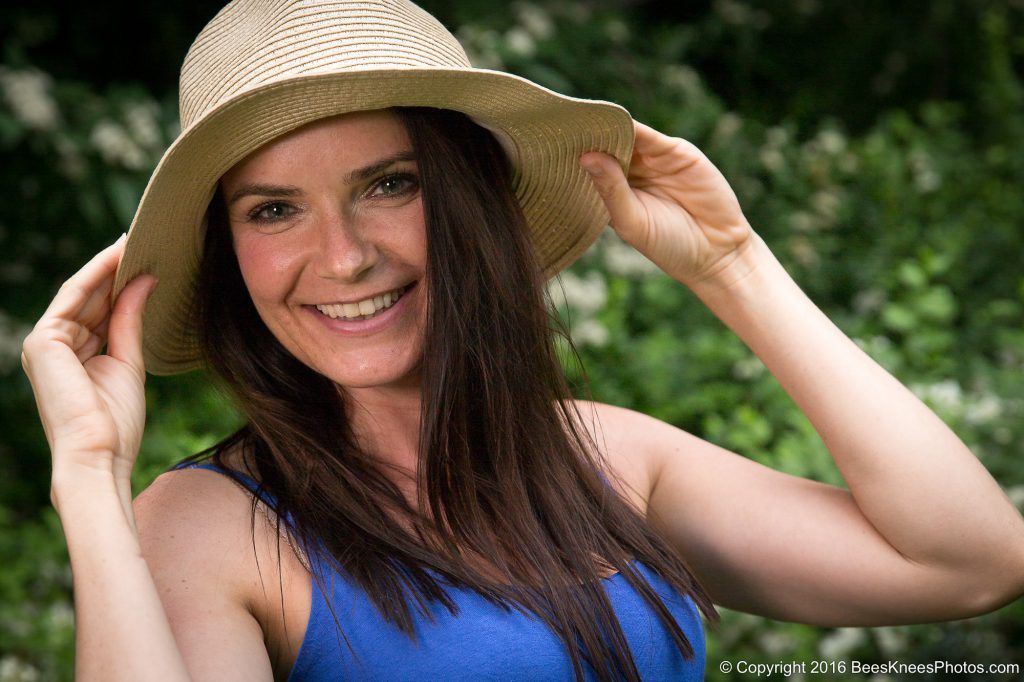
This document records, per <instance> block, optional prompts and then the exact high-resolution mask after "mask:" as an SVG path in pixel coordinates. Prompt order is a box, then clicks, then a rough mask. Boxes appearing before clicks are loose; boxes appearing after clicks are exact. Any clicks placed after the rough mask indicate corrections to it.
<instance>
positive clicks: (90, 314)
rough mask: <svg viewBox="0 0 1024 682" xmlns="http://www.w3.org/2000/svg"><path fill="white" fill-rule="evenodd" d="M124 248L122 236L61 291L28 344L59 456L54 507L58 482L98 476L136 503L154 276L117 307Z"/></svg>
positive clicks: (42, 411)
mask: <svg viewBox="0 0 1024 682" xmlns="http://www.w3.org/2000/svg"><path fill="white" fill-rule="evenodd" d="M124 242H125V238H124V236H123V235H122V237H121V238H120V239H118V240H117V241H116V242H114V243H113V244H111V245H110V246H108V247H107V248H105V249H104V250H102V251H100V252H99V253H98V254H96V256H94V257H93V258H92V260H90V261H89V262H88V263H86V264H85V266H84V267H83V268H82V269H81V270H79V271H78V272H77V273H75V274H74V275H73V276H72V277H71V278H70V279H68V280H67V281H66V282H65V283H64V284H63V285H62V286H61V288H60V290H59V291H58V292H57V295H56V296H55V297H54V299H53V301H52V302H51V303H50V306H49V307H48V308H47V309H46V312H45V313H44V314H43V316H42V317H41V318H40V319H39V321H38V322H37V323H36V325H35V327H34V328H33V329H32V331H31V332H30V333H29V335H28V336H27V337H26V338H25V342H24V344H23V346H22V354H21V364H22V367H23V368H24V370H25V373H26V374H27V375H28V378H29V381H30V382H31V384H32V390H33V392H34V394H35V398H36V405H37V407H38V408H39V416H40V419H41V420H42V423H43V429H44V431H45V432H46V439H47V441H48V442H49V444H50V452H51V453H52V457H53V478H52V484H51V485H52V487H51V499H53V500H54V502H55V503H56V498H55V496H54V493H55V488H56V487H57V483H58V481H64V482H66V484H67V485H74V482H75V481H76V480H81V481H84V480H86V479H89V478H92V477H91V476H85V475H84V474H86V473H87V472H96V471H99V472H101V473H105V474H110V475H113V478H114V482H115V483H116V484H117V485H118V487H119V488H121V489H122V490H127V491H128V495H129V497H128V502H129V503H130V491H131V471H132V467H133V466H134V464H135V458H136V456H137V455H138V451H139V446H140V444H141V441H142V431H143V428H144V425H145V421H146V398H145V392H144V385H145V382H146V371H145V368H144V367H143V361H142V311H143V309H144V308H145V304H146V300H147V299H148V297H149V294H150V293H151V292H152V290H153V289H154V288H155V285H156V278H155V277H153V276H152V275H141V276H139V277H136V278H135V279H133V280H132V281H131V282H129V283H128V285H127V286H126V287H125V288H124V290H123V291H122V292H121V294H120V296H118V298H117V301H116V302H115V303H114V304H113V306H111V301H110V294H111V291H112V288H113V284H114V274H115V273H116V271H117V264H118V262H119V261H120V259H121V254H122V253H123V251H124ZM104 344H107V346H108V348H107V354H106V355H100V354H99V352H100V350H101V349H102V348H103V346H104Z"/></svg>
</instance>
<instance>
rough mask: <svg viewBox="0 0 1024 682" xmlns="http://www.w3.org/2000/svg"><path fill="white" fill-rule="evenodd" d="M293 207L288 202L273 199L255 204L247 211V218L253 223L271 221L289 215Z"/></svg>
mask: <svg viewBox="0 0 1024 682" xmlns="http://www.w3.org/2000/svg"><path fill="white" fill-rule="evenodd" d="M293 211H294V209H293V208H292V207H291V206H289V205H288V204H283V203H281V202H280V201H273V202H270V203H268V204H263V205H261V206H257V207H256V208H254V209H253V210H252V211H251V212H250V213H249V220H251V221H253V222H254V223H272V222H275V221H278V220H282V219H284V218H287V217H289V216H290V215H291V214H292V212H293Z"/></svg>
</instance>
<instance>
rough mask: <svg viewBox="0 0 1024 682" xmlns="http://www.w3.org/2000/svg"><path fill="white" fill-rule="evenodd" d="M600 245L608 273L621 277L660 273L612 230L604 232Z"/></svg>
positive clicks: (657, 268) (658, 269)
mask: <svg viewBox="0 0 1024 682" xmlns="http://www.w3.org/2000/svg"><path fill="white" fill-rule="evenodd" d="M609 233H610V236H603V239H602V244H601V253H602V255H603V256H604V264H605V267H606V268H608V272H610V273H612V274H613V275H619V276H621V277H630V276H633V275H641V276H643V275H653V274H656V273H658V272H661V268H659V267H658V266H657V265H655V264H654V263H652V262H651V261H650V260H648V259H647V256H645V255H644V254H642V253H640V252H639V251H637V250H636V249H634V248H633V247H632V246H630V245H629V244H627V243H626V242H624V241H622V240H621V239H620V238H619V236H618V235H617V234H616V233H615V231H614V230H612V229H611V228H608V229H607V230H605V232H604V235H608V234H609Z"/></svg>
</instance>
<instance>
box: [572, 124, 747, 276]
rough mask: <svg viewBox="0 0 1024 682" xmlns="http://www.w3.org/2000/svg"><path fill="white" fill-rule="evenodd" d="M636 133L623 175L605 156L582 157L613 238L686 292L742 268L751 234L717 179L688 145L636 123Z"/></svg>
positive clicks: (731, 196)
mask: <svg viewBox="0 0 1024 682" xmlns="http://www.w3.org/2000/svg"><path fill="white" fill-rule="evenodd" d="M633 127H634V130H635V133H636V141H635V143H634V149H633V158H632V160H631V162H630V166H629V175H628V177H627V176H626V175H624V174H623V172H622V169H621V167H620V166H619V164H618V162H617V161H616V160H615V159H614V158H613V157H611V156H609V155H607V154H604V153H601V152H587V153H585V154H583V155H582V156H580V163H581V165H582V166H583V168H584V170H586V171H587V172H588V173H590V176H591V178H592V179H593V180H594V185H595V186H596V188H597V190H598V192H599V193H600V195H601V198H602V199H603V200H604V203H605V205H606V206H607V207H608V211H609V213H610V215H611V225H612V227H613V228H614V229H615V231H616V232H617V233H618V235H619V236H620V237H621V238H622V239H623V240H624V241H625V242H626V243H628V244H630V245H631V246H633V247H634V248H635V249H637V250H638V251H640V253H642V254H644V255H645V256H647V258H649V259H650V260H651V261H653V262H654V263H655V264H656V265H657V266H658V267H660V268H661V269H662V270H664V271H665V272H666V273H668V274H669V275H670V276H672V277H673V278H675V279H676V280H678V281H680V282H682V283H683V284H686V285H687V286H689V287H691V288H692V287H693V286H694V285H696V284H698V283H702V282H706V281H708V280H718V279H722V280H723V281H727V280H729V279H734V277H730V273H731V272H733V271H735V270H740V271H743V270H747V269H748V268H746V267H745V266H744V265H743V264H742V262H741V261H743V260H744V258H745V257H746V256H748V255H749V252H752V248H751V247H752V245H753V241H754V239H753V237H754V232H753V230H752V229H751V227H750V223H748V222H747V219H746V218H745V217H744V216H743V211H742V210H741V209H740V204H739V201H738V200H737V199H736V194H735V193H734V192H733V191H732V187H730V186H729V183H728V181H726V179H725V177H724V176H723V175H722V173H721V172H720V171H719V170H718V169H717V168H715V166H714V164H712V163H711V161H709V160H708V158H707V157H706V156H704V153H703V152H701V151H700V149H698V148H697V147H696V146H694V145H693V144H692V143H690V142H687V141H686V140H684V139H681V138H678V137H668V136H667V135H663V134H661V133H659V132H658V131H657V130H655V129H653V128H651V127H649V126H646V125H644V124H642V123H639V122H637V121H634V122H633ZM737 275H740V276H742V273H741V272H738V273H737Z"/></svg>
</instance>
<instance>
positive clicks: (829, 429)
mask: <svg viewBox="0 0 1024 682" xmlns="http://www.w3.org/2000/svg"><path fill="white" fill-rule="evenodd" d="M581 162H582V164H583V166H584V168H585V169H587V170H588V171H589V172H590V173H591V176H592V178H593V179H594V182H595V185H596V186H597V188H598V191H599V192H600V193H601V195H602V197H603V198H604V200H605V203H606V204H607V206H608V208H609V211H610V213H611V220H612V225H613V227H614V228H615V229H616V231H617V232H618V233H619V235H620V236H621V237H622V238H623V239H624V240H625V241H627V242H628V243H630V244H632V245H633V246H634V247H635V248H637V249H638V250H639V251H641V252H642V253H644V254H645V255H646V256H647V257H648V258H650V259H651V260H652V261H654V262H655V263H656V264H657V265H659V266H660V267H661V268H662V269H663V270H665V271H666V272H667V273H668V274H669V275H670V276H672V277H673V278H675V279H676V280H678V281H679V282H681V283H683V284H684V285H686V286H688V287H689V288H690V289H691V290H692V291H693V292H694V293H695V294H696V295H697V296H698V297H699V298H700V299H701V300H702V301H703V302H704V303H705V304H706V305H707V306H708V307H709V308H710V309H711V310H712V312H714V313H715V315H716V316H717V317H718V318H719V319H721V320H722V321H723V322H724V323H725V324H726V325H728V326H729V327H730V328H731V329H732V330H733V331H734V332H735V333H736V334H737V335H738V336H739V337H740V338H742V339H743V341H744V342H745V343H746V344H747V345H748V346H749V347H750V349H751V350H752V351H753V352H754V353H755V354H756V355H757V356H758V357H759V358H760V359H761V361H762V362H763V363H764V364H765V366H766V367H767V368H768V370H769V371H770V372H771V373H772V374H773V375H774V376H775V377H776V379H777V380H778V381H779V383H780V384H781V385H782V387H783V388H784V389H785V390H786V392H787V393H788V394H789V395H790V396H791V397H792V398H793V400H794V401H795V402H796V403H797V405H798V406H799V407H800V409H801V410H802V411H803V412H804V414H805V415H806V416H807V417H808V419H809V420H810V421H811V423H812V424H813V426H814V428H815V429H816V431H817V432H818V434H819V435H820V436H821V438H822V439H823V441H824V442H825V445H826V446H827V448H828V450H829V452H830V453H831V455H832V457H833V458H834V460H835V462H836V464H837V466H838V468H839V470H840V472H841V474H842V475H843V478H844V479H845V481H846V483H847V485H848V486H849V493H848V494H847V493H845V491H843V495H846V496H847V500H846V502H848V503H849V504H845V503H844V501H843V499H842V497H840V496H839V495H838V494H832V493H838V491H835V490H832V491H826V490H825V487H824V486H820V485H817V484H816V485H815V486H813V487H812V486H809V485H804V484H809V483H810V482H806V481H801V482H800V483H797V482H796V481H789V482H783V479H782V478H777V477H781V476H782V475H781V474H778V473H777V472H771V473H770V474H768V473H764V474H761V473H753V472H752V470H751V471H749V472H747V470H746V469H744V470H743V471H745V472H747V473H750V480H751V481H763V482H764V485H765V486H767V485H768V482H769V481H774V484H777V485H781V486H782V488H781V489H784V490H791V491H793V494H794V495H797V496H798V495H803V494H806V500H807V501H808V502H811V501H814V500H817V501H818V502H821V503H822V506H821V508H820V510H817V509H815V508H814V507H813V506H808V508H806V509H805V514H806V515H807V516H806V517H804V518H802V519H795V518H794V519H789V520H788V521H784V522H783V523H789V524H790V525H791V526H792V527H794V528H795V527H798V526H801V525H802V526H804V527H810V526H813V525H814V524H815V514H816V513H817V512H818V511H820V512H821V514H820V516H819V519H820V524H822V525H823V527H822V528H821V529H819V530H820V531H821V532H822V537H825V536H827V535H828V534H829V533H830V532H832V534H834V531H840V532H847V533H848V535H849V539H850V541H851V542H854V543H857V542H860V541H861V540H860V539H858V538H855V537H854V536H860V535H864V534H865V531H866V530H870V529H873V531H877V534H878V535H880V536H881V537H882V538H884V541H885V543H888V545H889V546H891V548H892V550H894V551H895V552H894V553H898V555H899V556H897V557H896V559H897V560H898V559H900V558H902V560H903V561H901V562H899V563H901V564H902V563H903V562H905V563H906V565H908V566H910V567H912V570H910V571H908V572H907V573H906V575H908V576H909V575H915V574H916V575H918V576H927V575H935V576H941V580H938V581H937V582H936V584H944V585H950V586H953V585H955V586H957V587H958V589H962V590H963V591H964V593H961V594H957V595H955V596H954V600H960V599H962V601H960V602H958V603H961V604H964V605H965V606H963V607H960V609H961V612H963V611H966V610H970V611H975V612H982V611H985V610H991V609H992V608H996V607H998V606H1000V605H1002V604H1005V603H1006V602H1008V601H1010V600H1012V599H1014V598H1016V597H1017V596H1019V595H1021V594H1022V593H1024V519H1022V518H1021V516H1020V514H1019V513H1018V512H1017V510H1016V509H1015V508H1014V507H1013V505H1012V504H1011V503H1010V501H1009V500H1008V499H1007V497H1006V495H1005V494H1003V492H1002V490H1001V489H1000V488H999V485H998V484H997V483H996V481H995V480H993V478H992V477H991V476H990V475H989V473H988V472H987V471H986V470H985V468H984V467H983V466H982V465H981V464H980V463H979V461H978V460H977V458H976V457H975V456H974V455H973V454H972V453H971V452H970V450H969V449H968V448H967V447H966V446H965V445H964V444H963V442H962V441H961V440H960V439H959V438H958V437H957V436H956V435H955V434H954V433H953V432H952V430H950V429H949V427H947V426H946V425H945V424H944V423H943V422H942V421H941V420H940V419H939V418H938V417H937V416H936V415H935V414H934V413H933V412H932V411H931V410H929V409H928V408H927V407H926V406H925V405H924V404H923V403H922V402H921V401H920V400H918V398H917V397H916V396H914V394H913V393H911V392H910V391H909V390H907V389H906V388H905V387H904V386H903V385H902V384H900V383H899V382H898V381H897V380H896V379H894V378H893V377H892V376H891V375H890V374H888V373H887V372H886V371H885V370H884V369H883V368H882V367H880V366H879V365H878V364H877V363H875V362H874V361H873V360H872V359H871V358H870V357H869V356H867V355H866V354H865V353H864V352H863V351H861V350H860V348H858V347H857V345H856V344H854V343H853V342H852V341H851V340H850V339H849V338H847V336H846V335H845V334H844V333H843V332H842V331H840V330H839V329H838V328H837V327H836V326H835V325H834V324H833V323H832V322H831V321H830V320H829V319H828V318H827V317H826V316H825V315H824V314H823V313H822V312H821V311H820V310H819V309H818V308H817V306H815V305H814V303H813V302H812V301H811V300H810V299H808V298H807V296H806V295H805V294H804V293H803V291H801V289H800V288H799V286H798V285H797V284H796V283H795V282H794V281H793V279H792V278H791V277H790V276H789V274H788V273H787V272H786V271H785V269H784V268H783V267H782V265H781V264H780V263H779V262H778V260H777V259H776V258H775V256H774V255H773V254H772V253H771V251H770V250H769V248H768V247H767V245H766V244H765V243H764V241H763V240H762V239H761V238H760V237H759V236H758V235H757V234H756V233H754V231H753V230H752V229H751V228H750V225H749V224H748V223H747V221H746V219H745V217H744V216H743V214H742V211H741V210H740V206H739V202H738V201H737V200H736V196H735V194H734V193H733V192H732V189H731V188H730V187H729V185H728V182H727V181H726V180H725V178H724V177H723V176H722V175H721V173H720V172H719V171H718V170H717V169H716V168H715V167H714V165H713V164H712V163H711V162H710V161H709V160H708V159H707V157H705V156H704V154H703V153H701V152H700V150H699V149H697V148H696V147H695V146H694V145H692V144H690V143H689V142H686V141H685V140H681V139H678V138H671V137H667V136H665V135H662V134H660V133H658V132H657V131H655V130H653V129H651V128H649V127H647V126H644V125H642V124H636V149H635V152H634V155H633V160H632V164H631V166H630V169H629V174H628V178H627V177H626V176H625V175H624V174H623V173H622V171H621V169H620V168H619V166H618V164H616V163H615V162H614V161H613V160H612V159H611V158H610V157H607V156H605V155H602V154H597V153H589V154H585V155H583V157H582V158H581ZM595 171H597V172H595ZM687 435H688V434H687ZM667 438H668V440H667V442H665V443H664V444H663V446H664V447H663V449H665V450H671V449H674V448H675V449H678V448H679V446H681V445H682V444H683V443H684V442H685V441H684V440H680V439H679V438H676V439H675V440H674V441H673V438H674V437H667ZM691 438H692V437H691ZM660 462H661V468H662V471H660V472H658V473H657V474H655V475H654V476H653V478H654V480H655V483H654V486H653V487H654V489H656V488H657V487H658V485H659V484H658V481H660V480H662V479H663V478H669V477H670V476H671V477H674V478H675V479H676V480H679V481H682V480H683V479H684V478H685V477H686V473H685V472H684V471H682V470H681V469H680V470H679V471H675V472H668V471H665V469H666V468H668V467H671V466H672V465H673V464H676V465H677V466H678V467H680V468H682V467H685V465H686V463H687V462H688V460H687V458H686V457H673V456H671V454H670V453H668V454H666V453H662V454H661V458H660ZM744 464H746V463H744ZM737 473H738V474H739V470H737ZM739 475H741V476H744V475H746V474H739ZM690 478H691V479H695V480H696V477H694V476H691V477H690ZM786 479H791V477H786ZM680 490H682V484H680ZM723 490H729V487H728V485H724V484H723ZM733 491H735V489H733ZM801 491H802V492H801ZM760 492H762V491H754V490H751V493H752V495H755V496H756V495H758V494H759V493H760ZM764 492H767V491H764ZM655 498H658V499H659V501H658V504H663V505H664V504H678V505H679V507H680V508H682V507H683V506H685V505H686V503H685V502H684V501H683V500H676V501H674V502H673V501H671V500H669V499H668V498H666V497H665V496H664V495H661V497H660V498H659V497H658V495H655V494H653V493H652V501H651V504H655ZM768 499H770V497H769V496H768V495H767V494H766V495H765V497H764V498H761V501H762V502H763V501H766V500H768ZM732 502H733V503H736V504H742V501H741V500H733V501H732ZM723 504H729V501H724V502H723ZM781 509H786V510H788V513H790V514H794V513H795V509H796V507H795V506H789V507H787V506H786V505H785V504H781V505H780V510H781ZM851 510H852V511H851ZM653 511H655V512H658V513H660V514H661V515H663V516H665V515H671V513H672V512H673V511H674V510H673V509H661V510H657V509H655V510H653ZM763 511H764V513H766V514H771V513H773V510H772V509H771V508H765V509H763ZM852 512H859V515H862V517H863V518H854V516H856V514H854V513H852ZM844 518H845V519H846V520H845V521H843V520H842V519H844ZM865 521H866V523H865ZM829 523H832V524H833V525H832V526H830V527H828V528H826V527H824V524H829ZM843 524H846V525H843ZM814 534H815V533H814V532H813V531H812V532H811V535H812V536H813V535H814ZM808 539H810V538H808ZM792 540H793V547H792V551H793V552H794V553H796V554H800V550H799V549H798V546H799V542H800V540H799V538H797V537H794V538H792ZM744 541H746V542H750V543H752V544H750V545H748V546H749V547H754V546H757V545H756V543H757V542H760V540H758V539H755V538H752V537H748V538H745V539H744ZM835 541H836V542H837V543H838V542H839V541H841V539H836V540H835ZM830 542H831V540H830ZM881 545H884V543H878V545H872V544H870V542H865V544H864V545H863V547H865V548H867V547H875V546H881ZM886 549H888V548H886ZM868 551H871V550H868ZM808 556H813V550H812V551H811V552H809V553H808ZM761 558H763V557H757V556H751V557H750V559H751V560H752V561H757V560H758V559H761ZM877 558H878V565H879V566H882V565H890V564H888V563H883V562H892V561H893V558H894V557H893V556H885V557H883V556H882V552H881V551H880V552H879V555H878V557H877ZM872 560H873V557H872V556H871V555H870V554H869V555H868V556H864V555H863V554H862V553H858V554H853V553H851V556H850V557H849V559H848V562H863V565H862V566H859V567H857V568H854V567H852V566H851V568H850V570H851V571H854V570H861V571H863V570H867V571H869V572H870V571H872V570H873V568H874V567H872V566H871V562H872ZM822 562H823V563H822V565H826V564H827V558H824V557H823V558H822ZM893 565H895V564H893ZM900 570H902V569H900ZM862 575H863V573H862ZM714 579H715V578H714V577H711V580H712V581H714ZM890 587H891V586H890ZM840 589H842V588H840ZM934 598H936V599H937V598H938V595H935V596H934ZM949 608H950V609H951V610H950V613H954V612H956V611H957V607H955V606H950V607H949ZM927 611H928V609H924V610H923V612H927ZM890 615H891V620H892V621H894V622H897V621H905V620H907V618H906V615H908V614H904V615H901V614H899V613H892V614H890ZM965 615H966V614H965ZM867 619H868V620H872V618H870V617H869V618H867ZM913 619H914V618H913V617H911V618H910V620H913ZM823 620H830V621H834V620H836V618H835V617H834V614H833V617H829V618H823ZM854 620H863V618H854Z"/></svg>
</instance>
